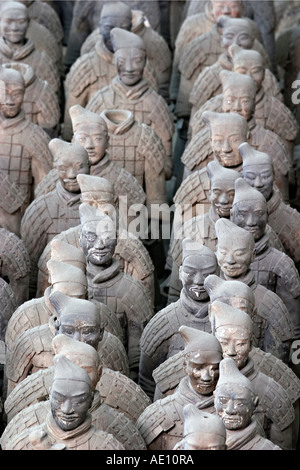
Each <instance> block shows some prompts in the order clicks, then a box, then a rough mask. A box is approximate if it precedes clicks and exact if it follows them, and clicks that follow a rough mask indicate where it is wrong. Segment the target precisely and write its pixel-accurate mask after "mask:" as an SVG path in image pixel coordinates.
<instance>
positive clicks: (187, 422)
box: [173, 361, 227, 451]
mask: <svg viewBox="0 0 300 470" xmlns="http://www.w3.org/2000/svg"><path fill="white" fill-rule="evenodd" d="M221 362H222V361H221ZM183 420H184V424H183V438H182V439H181V441H179V442H178V443H177V444H176V445H175V446H174V449H173V450H189V451H190V450H227V448H226V428H225V425H224V424H223V421H222V420H221V419H219V418H218V417H217V416H215V415H213V414H211V413H206V412H205V411H202V410H199V409H198V408H197V406H196V405H193V404H192V403H189V404H188V405H185V406H184V408H183Z"/></svg>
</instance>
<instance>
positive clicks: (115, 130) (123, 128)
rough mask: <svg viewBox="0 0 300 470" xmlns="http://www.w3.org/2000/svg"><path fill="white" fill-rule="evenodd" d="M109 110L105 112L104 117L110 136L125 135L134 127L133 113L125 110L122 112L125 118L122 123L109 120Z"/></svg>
mask: <svg viewBox="0 0 300 470" xmlns="http://www.w3.org/2000/svg"><path fill="white" fill-rule="evenodd" d="M108 114H109V110H105V111H104V112H103V113H102V117H103V118H104V119H105V122H106V125H107V129H108V132H109V134H113V135H122V134H125V133H126V132H127V131H129V129H131V127H132V126H133V124H134V122H135V119H134V115H133V113H132V112H131V111H128V110H124V111H122V117H123V116H124V120H123V121H121V122H114V121H111V120H110V119H109V116H108Z"/></svg>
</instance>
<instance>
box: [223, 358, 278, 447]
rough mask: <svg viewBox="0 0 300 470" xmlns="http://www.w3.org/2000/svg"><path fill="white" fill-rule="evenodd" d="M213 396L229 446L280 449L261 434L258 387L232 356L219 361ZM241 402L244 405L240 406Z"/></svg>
mask: <svg viewBox="0 0 300 470" xmlns="http://www.w3.org/2000/svg"><path fill="white" fill-rule="evenodd" d="M214 396H215V408H216V414H217V416H218V417H220V418H221V420H222V422H223V423H224V425H225V427H226V446H227V450H281V449H280V447H279V446H277V445H275V444H274V443H273V442H272V441H270V440H269V439H266V438H265V437H263V436H262V435H261V432H260V429H259V427H258V425H257V423H256V422H255V410H256V409H257V407H258V400H259V398H258V396H257V395H256V393H255V387H254V385H253V384H252V382H251V381H250V380H249V379H247V377H246V376H245V375H243V374H242V373H241V372H240V371H239V369H238V368H237V366H236V364H235V362H234V360H233V359H232V358H230V357H228V358H225V359H222V361H221V362H220V376H219V380H218V383H217V386H216V390H215V393H214ZM240 402H242V403H243V404H244V405H245V406H243V407H242V408H239V406H238V403H240Z"/></svg>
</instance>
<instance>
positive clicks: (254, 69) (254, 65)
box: [233, 53, 265, 90]
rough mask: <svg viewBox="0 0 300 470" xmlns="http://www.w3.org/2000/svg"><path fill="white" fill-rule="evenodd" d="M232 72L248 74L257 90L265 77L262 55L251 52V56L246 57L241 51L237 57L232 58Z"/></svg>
mask: <svg viewBox="0 0 300 470" xmlns="http://www.w3.org/2000/svg"><path fill="white" fill-rule="evenodd" d="M233 72H236V73H241V74H244V75H250V77H251V78H253V80H254V81H255V83H256V86H257V89H258V90H259V89H260V88H261V86H262V82H263V80H264V78H265V67H264V64H263V58H262V56H261V55H259V54H257V55H254V54H253V58H248V57H247V56H245V57H243V54H242V53H241V54H239V56H238V57H237V58H234V59H233Z"/></svg>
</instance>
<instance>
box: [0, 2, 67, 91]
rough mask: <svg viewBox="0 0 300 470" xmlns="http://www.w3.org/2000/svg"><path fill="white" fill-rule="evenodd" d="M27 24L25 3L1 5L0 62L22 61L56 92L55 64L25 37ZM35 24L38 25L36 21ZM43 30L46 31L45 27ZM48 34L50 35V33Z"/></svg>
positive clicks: (58, 87) (58, 84)
mask: <svg viewBox="0 0 300 470" xmlns="http://www.w3.org/2000/svg"><path fill="white" fill-rule="evenodd" d="M12 20H15V24H16V25H17V26H16V29H17V34H15V33H14V30H13V29H12V28H11V22H12ZM16 20H17V21H16ZM28 25H29V17H28V12H27V8H26V6H25V5H23V4H22V3H20V2H17V1H12V2H5V3H4V4H3V5H2V7H1V22H0V26H1V38H0V62H1V63H6V62H24V63H26V64H28V65H30V66H31V67H32V68H33V70H34V71H35V73H36V75H37V76H38V77H39V78H41V79H42V80H46V81H48V82H49V84H50V85H51V86H52V88H53V90H54V91H55V93H58V92H59V89H60V80H59V72H58V69H57V67H56V64H55V63H54V62H53V59H52V58H51V57H50V56H49V55H48V54H46V53H45V52H43V51H41V50H39V49H37V48H36V46H35V44H34V42H33V41H32V40H31V39H26V32H27V28H28ZM36 26H39V25H38V23H36ZM11 29H12V30H11ZM45 31H46V32H47V29H45ZM49 35H50V36H51V34H50V33H49ZM51 37H52V36H51Z"/></svg>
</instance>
